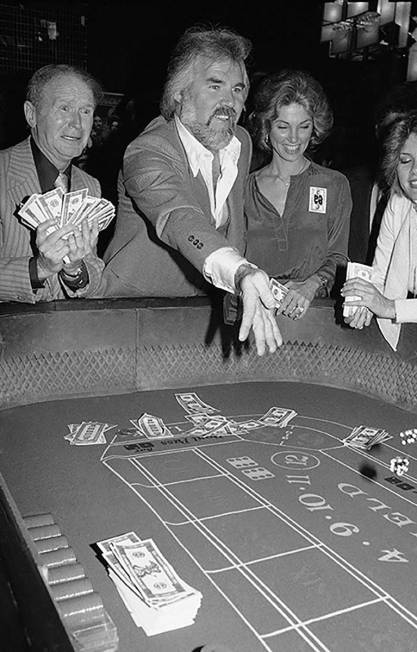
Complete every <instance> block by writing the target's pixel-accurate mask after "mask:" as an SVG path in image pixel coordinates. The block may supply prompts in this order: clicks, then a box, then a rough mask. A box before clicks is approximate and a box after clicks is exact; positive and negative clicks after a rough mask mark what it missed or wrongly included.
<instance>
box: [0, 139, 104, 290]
mask: <svg viewBox="0 0 417 652" xmlns="http://www.w3.org/2000/svg"><path fill="white" fill-rule="evenodd" d="M0 182H1V192H0V301H23V302H26V303H36V302H38V301H52V300H54V299H65V298H67V297H66V295H68V296H83V295H84V294H85V293H86V292H87V290H89V291H93V289H94V288H96V287H97V285H98V283H99V281H100V278H101V271H102V268H103V263H102V261H100V260H99V259H98V258H96V257H95V256H89V257H87V258H86V259H85V262H86V264H87V268H88V273H89V278H90V282H89V285H88V286H87V288H84V289H83V290H78V291H77V292H75V293H73V292H71V291H69V290H65V292H64V290H63V288H62V286H61V284H60V281H59V278H58V275H57V274H54V275H53V276H51V277H49V278H48V279H46V281H45V286H44V287H43V288H41V289H39V290H37V292H34V291H33V290H32V287H31V283H30V278H29V269H28V268H29V259H30V258H31V257H32V256H33V255H34V254H35V253H36V251H35V249H34V235H35V234H34V233H33V232H32V231H31V230H30V229H28V228H27V227H26V226H24V225H23V224H22V223H21V221H20V219H19V217H18V216H17V211H18V210H19V207H20V205H21V204H22V202H23V201H24V200H26V199H27V198H28V197H29V196H30V195H32V194H33V193H41V192H42V191H41V188H40V185H39V179H38V175H37V172H36V167H35V163H34V160H33V156H32V151H31V147H30V140H29V138H27V139H26V140H24V141H22V142H20V143H18V144H17V145H15V146H13V147H10V148H8V149H5V150H3V151H0ZM80 188H88V193H89V194H90V195H93V196H95V197H100V196H101V193H100V184H99V183H98V181H97V180H96V179H94V178H93V177H91V176H90V175H89V174H87V173H85V172H83V171H82V170H80V169H79V168H77V167H76V166H72V175H71V190H78V189H80Z"/></svg>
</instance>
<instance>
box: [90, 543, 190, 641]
mask: <svg viewBox="0 0 417 652" xmlns="http://www.w3.org/2000/svg"><path fill="white" fill-rule="evenodd" d="M97 546H98V548H99V549H100V551H101V554H102V557H103V560H104V562H105V563H106V565H107V568H108V573H109V577H110V579H111V580H112V581H113V582H114V584H115V586H116V589H117V591H118V592H119V595H120V597H121V598H122V600H123V601H124V603H125V605H126V607H127V609H128V610H129V612H130V614H131V616H132V618H133V620H134V622H135V624H136V625H137V626H138V627H142V628H143V630H144V632H145V634H146V635H147V636H153V635H154V634H161V633H162V632H167V631H170V630H173V629H179V628H181V627H187V626H188V625H192V624H193V622H194V620H195V617H196V614H197V611H198V609H199V608H200V604H201V600H202V595H201V593H200V592H199V591H196V590H195V589H193V588H192V587H191V586H189V585H188V584H186V583H185V582H184V581H183V580H182V579H181V578H180V577H179V576H178V575H177V573H176V572H175V570H174V568H173V567H172V566H171V564H169V563H168V561H167V560H166V559H165V557H164V556H163V554H162V553H161V552H160V550H159V549H158V547H157V546H156V544H155V543H154V542H153V541H152V539H144V540H141V539H140V538H139V537H138V535H137V534H136V533H135V532H127V533H126V534H122V535H120V536H117V537H113V538H111V539H106V540H104V541H99V542H98V543H97Z"/></svg>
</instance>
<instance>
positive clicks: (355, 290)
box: [341, 263, 395, 328]
mask: <svg viewBox="0 0 417 652" xmlns="http://www.w3.org/2000/svg"><path fill="white" fill-rule="evenodd" d="M346 279H347V280H346V283H345V284H344V286H343V287H342V290H341V294H342V296H343V297H344V298H345V303H344V306H343V316H344V317H345V318H347V319H346V321H347V322H348V323H349V322H350V323H351V325H354V322H352V319H351V318H352V317H353V316H354V315H355V313H356V311H357V310H358V308H359V307H362V306H365V308H368V309H369V310H370V311H371V312H372V313H373V314H374V315H376V316H377V317H385V318H387V319H395V304H394V301H392V300H391V299H387V298H386V297H384V295H383V294H382V293H381V292H380V291H379V290H378V289H377V288H376V287H375V285H374V284H373V283H372V267H369V266H368V265H361V264H359V263H348V267H347V273H346ZM363 312H364V311H362V313H363ZM364 318H365V321H364V323H363V325H365V326H366V325H368V324H369V323H370V319H369V318H368V315H367V314H365V317H364ZM354 327H356V328H358V326H354Z"/></svg>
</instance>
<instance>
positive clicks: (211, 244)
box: [100, 117, 251, 297]
mask: <svg viewBox="0 0 417 652" xmlns="http://www.w3.org/2000/svg"><path fill="white" fill-rule="evenodd" d="M236 137H237V138H238V139H239V140H240V142H241V153H240V157H239V161H238V175H237V178H236V180H235V182H234V185H233V187H232V189H231V191H230V194H229V197H228V198H227V201H226V205H227V211H228V214H229V222H228V226H227V229H226V230H225V232H222V230H221V229H219V230H217V231H216V229H215V225H214V222H213V218H212V215H211V210H210V202H209V196H208V192H207V187H206V185H205V183H204V180H203V178H202V176H201V174H200V173H198V175H197V176H196V177H194V176H193V173H192V171H191V169H190V165H189V162H188V159H187V156H186V153H185V150H184V148H183V145H182V143H181V140H180V138H179V135H178V132H177V128H176V125H175V121H174V120H172V121H170V122H167V121H166V120H165V119H164V118H162V117H159V118H156V119H155V120H154V121H153V122H151V123H150V124H149V125H148V127H147V128H146V129H145V130H144V131H143V132H142V134H140V135H139V136H138V137H137V138H136V139H135V140H134V141H133V142H132V143H131V144H130V145H129V146H128V148H127V150H126V153H125V157H124V162H123V170H122V174H121V175H120V177H119V202H118V213H117V221H116V230H115V235H114V238H113V240H112V241H111V243H110V245H109V247H108V249H107V251H106V252H105V255H104V260H105V262H106V268H105V270H104V274H103V284H102V287H101V289H100V296H159V297H161V296H172V297H175V296H193V295H196V294H202V293H204V291H205V288H207V285H206V283H205V281H204V279H203V276H202V274H201V272H202V269H203V265H204V261H205V260H206V258H207V256H209V254H211V253H212V252H213V251H215V250H217V249H219V248H220V247H225V246H233V247H236V249H238V251H239V252H241V253H242V252H243V251H244V248H245V231H246V229H245V224H244V215H243V189H244V185H245V183H246V180H247V177H248V173H249V163H250V157H251V142H250V138H249V135H248V134H247V132H246V131H245V130H244V129H242V128H241V127H238V129H237V132H236Z"/></svg>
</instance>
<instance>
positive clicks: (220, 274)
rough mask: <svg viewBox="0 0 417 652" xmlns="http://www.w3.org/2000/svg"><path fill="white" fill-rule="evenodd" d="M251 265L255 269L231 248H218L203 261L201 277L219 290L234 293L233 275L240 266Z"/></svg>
mask: <svg viewBox="0 0 417 652" xmlns="http://www.w3.org/2000/svg"><path fill="white" fill-rule="evenodd" d="M243 264H245V265H251V267H254V268H255V269H256V265H252V264H251V263H249V262H248V261H247V260H246V258H243V256H241V255H240V253H239V252H238V251H237V250H236V249H234V248H233V247H220V249H216V251H213V252H212V253H211V254H210V255H209V256H207V258H206V260H205V261H204V267H203V276H204V278H205V279H206V280H207V281H209V283H212V284H213V285H215V286H216V288H220V289H221V290H226V292H231V293H232V294H234V293H235V291H236V288H235V274H236V270H237V269H238V267H240V266H241V265H243Z"/></svg>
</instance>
